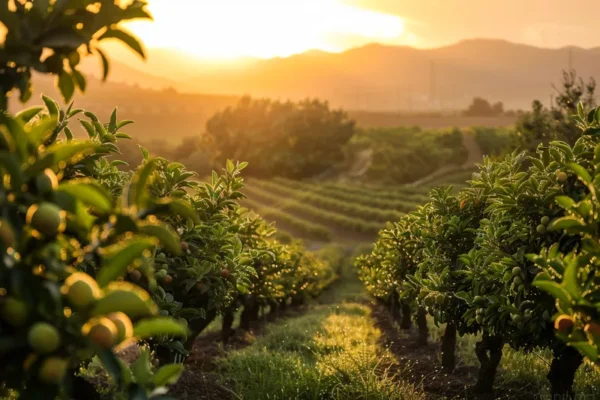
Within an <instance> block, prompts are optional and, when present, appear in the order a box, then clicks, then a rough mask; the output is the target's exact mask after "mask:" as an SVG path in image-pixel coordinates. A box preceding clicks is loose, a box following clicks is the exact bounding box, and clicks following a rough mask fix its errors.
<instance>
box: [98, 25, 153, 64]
mask: <svg viewBox="0 0 600 400" xmlns="http://www.w3.org/2000/svg"><path fill="white" fill-rule="evenodd" d="M110 38H114V39H118V40H120V41H121V42H123V43H125V44H126V45H127V46H129V47H130V48H131V49H132V50H133V51H135V52H136V53H138V54H139V55H140V56H141V57H142V58H144V59H145V58H146V54H145V53H144V49H143V48H142V45H141V44H140V42H139V41H138V40H137V39H136V38H135V37H134V36H133V35H132V34H130V33H129V32H126V31H124V30H123V29H121V28H109V29H107V30H106V32H104V33H103V34H102V35H101V36H100V37H99V38H98V40H104V39H110Z"/></svg>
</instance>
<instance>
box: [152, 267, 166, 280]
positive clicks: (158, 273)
mask: <svg viewBox="0 0 600 400" xmlns="http://www.w3.org/2000/svg"><path fill="white" fill-rule="evenodd" d="M165 276H167V271H166V270H164V269H160V270H158V271H156V272H155V273H154V277H155V278H156V279H163V278H164V277H165Z"/></svg>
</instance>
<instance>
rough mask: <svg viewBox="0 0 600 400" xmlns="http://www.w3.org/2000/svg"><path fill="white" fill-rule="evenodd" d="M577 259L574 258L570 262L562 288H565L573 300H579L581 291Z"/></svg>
mask: <svg viewBox="0 0 600 400" xmlns="http://www.w3.org/2000/svg"><path fill="white" fill-rule="evenodd" d="M578 267H579V265H578V263H577V257H573V258H572V259H571V260H569V263H568V264H567V267H566V268H565V273H564V274H563V281H562V286H563V287H564V288H565V290H566V291H567V292H569V295H570V296H571V298H572V299H575V300H577V299H579V297H580V294H581V291H580V290H579V285H578V279H577V271H578Z"/></svg>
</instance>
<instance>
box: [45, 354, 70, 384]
mask: <svg viewBox="0 0 600 400" xmlns="http://www.w3.org/2000/svg"><path fill="white" fill-rule="evenodd" d="M67 366H68V363H67V361H66V360H63V359H62V358H58V357H49V358H46V359H45V360H44V361H43V362H42V365H41V366H40V370H39V373H38V376H39V378H40V381H42V382H44V383H47V384H49V385H58V384H60V383H61V382H62V380H63V379H64V378H65V374H66V372H67Z"/></svg>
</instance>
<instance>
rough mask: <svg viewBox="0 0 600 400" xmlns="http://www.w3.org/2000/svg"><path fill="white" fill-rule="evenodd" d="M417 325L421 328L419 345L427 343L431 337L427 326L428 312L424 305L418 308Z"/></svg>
mask: <svg viewBox="0 0 600 400" xmlns="http://www.w3.org/2000/svg"><path fill="white" fill-rule="evenodd" d="M417 327H418V328H419V341H418V343H419V345H420V346H425V345H427V340H428V338H429V328H428V327H427V312H426V311H425V309H424V308H423V307H419V309H418V310H417Z"/></svg>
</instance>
